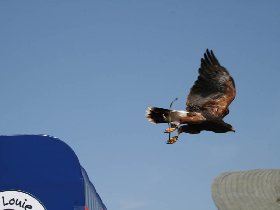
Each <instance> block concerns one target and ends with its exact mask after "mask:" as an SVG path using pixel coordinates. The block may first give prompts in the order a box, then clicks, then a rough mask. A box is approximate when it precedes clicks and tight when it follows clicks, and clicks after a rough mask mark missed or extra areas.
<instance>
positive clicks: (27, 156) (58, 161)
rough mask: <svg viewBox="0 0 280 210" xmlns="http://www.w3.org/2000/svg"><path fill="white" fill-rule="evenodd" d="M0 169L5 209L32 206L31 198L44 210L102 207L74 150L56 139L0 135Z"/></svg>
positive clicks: (1, 192) (91, 209)
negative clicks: (18, 195)
mask: <svg viewBox="0 0 280 210" xmlns="http://www.w3.org/2000/svg"><path fill="white" fill-rule="evenodd" d="M0 168H1V174H0V203H1V205H6V206H5V208H7V209H8V208H10V209H12V207H13V206H15V207H21V208H20V209H25V210H27V209H32V205H34V206H35V205H37V204H32V205H31V204H28V202H31V200H32V199H33V198H34V199H35V200H37V201H38V203H40V204H41V206H42V209H44V210H46V209H47V210H71V209H72V210H106V207H105V205H104V204H103V202H102V200H101V198H100V196H99V195H98V193H97V192H96V190H95V188H94V186H93V184H92V183H91V182H90V180H89V178H88V176H87V174H86V171H85V170H84V169H83V167H82V166H81V165H80V163H79V160H78V158H77V156H76V155H75V153H74V151H73V150H72V149H71V148H70V147H69V146H68V145H67V144H65V143H64V142H63V141H61V140H59V139H58V138H54V137H50V136H46V135H17V136H0ZM16 194H20V196H23V197H20V198H17V197H16V196H17V195H16ZM5 196H6V197H5ZM28 196H31V197H32V198H31V197H28ZM1 198H2V199H1ZM1 205H0V206H1ZM38 205H39V204H38ZM15 207H14V209H16V208H15Z"/></svg>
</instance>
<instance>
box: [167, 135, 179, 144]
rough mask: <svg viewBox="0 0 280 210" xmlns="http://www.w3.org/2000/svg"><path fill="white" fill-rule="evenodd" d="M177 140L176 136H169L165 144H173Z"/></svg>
mask: <svg viewBox="0 0 280 210" xmlns="http://www.w3.org/2000/svg"><path fill="white" fill-rule="evenodd" d="M177 140H178V136H174V137H172V138H170V139H169V140H168V141H167V142H166V144H174V143H175V142H176V141H177Z"/></svg>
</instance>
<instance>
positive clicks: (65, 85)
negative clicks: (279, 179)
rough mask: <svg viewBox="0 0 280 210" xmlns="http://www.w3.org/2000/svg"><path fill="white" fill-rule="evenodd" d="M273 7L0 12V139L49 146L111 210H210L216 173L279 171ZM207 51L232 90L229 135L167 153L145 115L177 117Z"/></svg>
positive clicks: (77, 4)
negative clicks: (24, 138) (70, 153)
mask: <svg viewBox="0 0 280 210" xmlns="http://www.w3.org/2000/svg"><path fill="white" fill-rule="evenodd" d="M279 11H280V1H277V0H271V1H261V0H256V1H249V0H245V1H244V0H236V1H222V0H213V1H206V0H205V1H201V0H193V1H185V0H119V1H117V0H92V1H89V0H88V1H83V0H81V1H78V0H67V1H66V0H60V1H55V0H50V1H41V0H28V1H14V0H1V1H0V27H1V33H0V43H1V44H0V80H1V82H0V94H1V111H0V113H1V119H0V128H1V134H3V135H13V134H49V135H53V136H56V137H58V138H60V139H62V140H64V141H65V142H66V143H67V144H69V145H70V146H71V147H72V148H73V149H74V150H75V152H76V154H77V155H78V157H79V159H80V162H81V164H82V165H83V166H84V167H85V169H86V170H87V172H88V174H89V176H90V178H91V180H92V181H93V183H94V185H95V186H96V188H97V191H98V192H99V193H100V195H101V197H102V199H103V201H104V202H105V204H106V205H107V207H108V209H110V210H143V209H145V210H172V209H194V210H205V209H208V210H215V209H216V207H215V205H214V203H213V201H212V198H211V183H212V181H213V179H214V178H215V177H216V176H217V175H218V174H220V173H222V172H224V171H232V170H247V169H257V168H279V167H280V163H279V158H280V153H279V147H280V123H279V118H280V111H279V103H280V88H279V84H280V83H279V77H280V52H279V49H280V13H279ZM206 48H209V49H213V50H214V52H215V53H216V56H217V57H218V58H219V60H220V63H221V64H222V65H224V66H225V67H227V68H228V70H229V71H230V72H231V74H232V76H233V77H234V79H235V82H236V87H237V97H236V99H235V101H234V102H233V103H232V105H231V106H230V109H231V113H230V115H228V116H227V117H226V119H225V120H226V121H227V122H229V123H231V124H232V125H233V126H234V127H235V129H236V131H237V132H236V133H228V134H214V133H210V132H204V133H202V134H200V135H182V136H181V138H180V141H179V142H178V143H176V144H174V145H166V144H165V141H166V140H167V136H166V135H164V134H163V133H162V132H163V130H164V129H165V128H166V126H164V125H152V124H149V123H148V122H147V121H146V119H145V117H144V113H145V109H146V107H147V106H151V105H155V106H161V107H168V106H169V103H170V102H171V100H173V99H174V98H175V97H178V98H179V100H178V101H177V102H176V103H175V104H174V108H177V109H184V108H185V98H186V95H187V94H188V92H189V89H190V87H191V86H192V85H193V83H194V81H195V80H196V78H197V69H198V67H199V64H200V58H201V56H202V55H203V53H204V51H205V49H206Z"/></svg>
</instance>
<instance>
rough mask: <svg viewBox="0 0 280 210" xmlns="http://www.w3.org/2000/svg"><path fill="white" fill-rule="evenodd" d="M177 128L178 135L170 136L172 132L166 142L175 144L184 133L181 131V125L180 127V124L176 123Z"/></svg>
mask: <svg viewBox="0 0 280 210" xmlns="http://www.w3.org/2000/svg"><path fill="white" fill-rule="evenodd" d="M176 129H177V135H176V136H173V137H171V138H170V134H169V139H168V141H167V142H166V144H174V143H175V142H177V141H178V139H179V135H180V134H181V133H182V131H181V127H179V125H176Z"/></svg>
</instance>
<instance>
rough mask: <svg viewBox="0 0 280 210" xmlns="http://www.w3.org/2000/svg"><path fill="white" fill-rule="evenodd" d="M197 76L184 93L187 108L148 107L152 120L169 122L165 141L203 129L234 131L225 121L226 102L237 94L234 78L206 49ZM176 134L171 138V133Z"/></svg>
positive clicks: (220, 131)
mask: <svg viewBox="0 0 280 210" xmlns="http://www.w3.org/2000/svg"><path fill="white" fill-rule="evenodd" d="M198 72H199V76H198V78H197V80H196V81H195V83H194V85H193V87H192V88H191V90H190V93H189V95H188V97H187V102H186V111H179V110H172V109H171V106H170V109H165V108H159V107H148V109H147V110H146V117H147V119H148V121H150V122H151V123H168V124H169V125H170V126H169V128H167V129H166V130H165V133H169V140H168V142H167V144H173V143H175V142H176V141H177V140H178V137H179V135H180V134H181V133H190V134H198V133H200V132H201V131H203V130H206V131H213V132H215V133H226V132H229V131H233V132H235V130H234V128H233V127H232V126H231V125H230V124H228V123H226V122H224V120H223V118H224V117H225V116H226V115H227V114H228V113H229V108H228V107H229V105H230V104H231V102H232V101H233V100H234V98H235V95H236V90H235V84H234V80H233V78H232V77H231V75H230V74H229V72H228V71H227V69H226V68H225V67H223V66H221V65H220V63H219V61H218V59H217V58H216V56H215V55H214V53H213V51H212V50H211V51H209V50H208V49H207V50H206V52H205V53H204V57H203V58H201V64H200V68H199V70H198ZM175 130H177V135H176V136H174V137H172V138H170V133H171V132H173V131H175Z"/></svg>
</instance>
